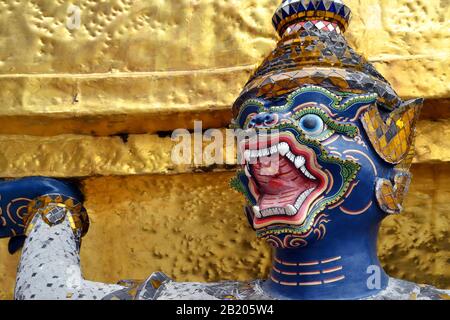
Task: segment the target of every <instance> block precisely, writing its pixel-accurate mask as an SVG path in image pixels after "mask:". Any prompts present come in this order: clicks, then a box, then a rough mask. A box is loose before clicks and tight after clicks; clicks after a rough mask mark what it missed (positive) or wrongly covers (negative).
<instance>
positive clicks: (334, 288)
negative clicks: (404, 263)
mask: <svg viewBox="0 0 450 320" xmlns="http://www.w3.org/2000/svg"><path fill="white" fill-rule="evenodd" d="M350 14H351V12H350V9H349V8H348V7H347V6H345V5H344V4H343V3H342V1H337V0H335V1H332V0H286V1H284V2H283V3H282V4H281V5H280V7H279V8H278V9H277V11H276V13H275V15H274V17H273V24H274V26H275V28H276V30H277V32H278V34H279V35H280V38H281V39H280V41H279V43H278V45H277V47H276V49H275V50H274V51H273V52H272V53H271V54H270V55H269V56H268V57H267V58H266V59H265V60H264V62H263V63H262V65H261V66H260V67H259V68H258V69H257V70H256V71H255V73H254V74H253V76H252V77H251V79H250V80H249V81H248V83H247V84H246V86H245V88H244V90H243V91H242V93H241V95H240V96H239V98H238V99H237V101H236V102H235V104H234V106H233V114H234V119H233V123H232V125H233V126H234V127H235V128H236V129H240V130H241V131H243V132H244V133H245V132H250V131H251V132H253V137H249V138H246V139H243V140H241V141H240V148H241V149H240V156H241V157H240V159H241V164H242V171H240V172H238V173H237V177H236V178H235V179H234V180H233V181H232V186H233V187H234V188H236V189H237V190H239V191H240V192H241V193H242V194H243V195H244V196H245V197H246V200H247V203H248V205H247V207H246V208H245V213H246V215H247V217H248V220H249V222H250V225H251V227H252V228H253V229H254V230H255V231H256V233H257V235H258V236H259V237H261V238H263V239H265V240H266V241H267V242H268V243H269V244H270V245H271V246H273V247H274V256H273V262H272V269H271V272H270V275H269V278H268V279H267V280H264V281H263V280H255V281H252V282H249V283H241V282H220V283H212V284H203V283H177V282H174V281H172V280H170V278H168V277H167V276H165V275H164V274H163V273H154V274H152V275H151V276H150V277H149V278H148V279H147V280H146V281H144V282H142V283H134V282H132V281H122V282H120V283H119V284H117V285H112V284H103V283H95V282H90V281H86V280H84V279H83V278H82V275H81V271H80V261H79V249H80V244H81V237H82V236H83V235H84V234H85V233H86V232H87V229H88V226H89V223H88V217H87V213H86V211H85V210H84V208H83V205H82V200H83V198H82V195H81V194H80V193H79V191H78V190H77V189H76V188H75V187H74V186H72V185H70V184H68V183H66V182H61V181H57V180H53V179H47V178H26V179H21V180H17V181H12V182H3V183H2V184H1V185H0V194H1V200H0V201H1V211H0V236H2V237H11V240H10V250H11V252H14V251H15V250H17V248H18V247H20V246H21V245H22V243H23V241H24V248H23V250H22V256H21V260H20V265H19V267H18V272H17V284H16V290H15V298H16V299H412V298H417V299H440V298H443V297H444V296H445V295H447V294H448V292H445V291H442V290H438V289H436V288H433V287H430V286H420V285H416V284H414V283H410V282H406V281H402V280H396V279H392V278H390V277H389V276H388V275H386V273H385V272H384V271H383V269H382V267H381V266H380V263H379V261H378V258H377V251H376V244H377V235H378V229H379V226H380V223H381V221H382V220H383V219H384V218H385V217H386V216H388V215H392V214H398V213H400V212H401V211H402V202H403V199H404V197H405V194H406V193H407V191H408V185H409V183H410V179H411V175H410V173H409V167H410V165H411V161H412V157H413V154H414V147H413V146H414V134H415V126H416V123H417V119H418V117H419V113H420V110H421V107H422V100H420V99H418V100H412V101H406V102H405V101H402V100H401V99H400V97H399V96H398V95H397V94H396V93H395V91H394V90H393V89H392V87H391V86H390V85H389V83H388V82H387V81H386V80H385V79H384V78H383V77H382V76H381V75H380V74H379V73H378V72H377V71H376V70H375V69H374V67H373V66H372V65H371V64H370V63H368V62H367V61H366V60H365V59H364V58H363V57H361V56H360V55H358V54H357V53H356V52H355V51H353V49H352V48H350V47H349V46H348V44H347V42H346V40H345V38H344V36H343V33H344V32H345V30H346V28H347V26H348V23H349V19H350ZM263 142H264V143H263Z"/></svg>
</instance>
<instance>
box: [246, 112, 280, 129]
mask: <svg viewBox="0 0 450 320" xmlns="http://www.w3.org/2000/svg"><path fill="white" fill-rule="evenodd" d="M276 120H277V116H276V115H275V114H273V113H266V112H264V113H258V114H257V115H255V116H254V117H253V119H252V120H250V123H249V126H250V127H252V128H253V127H265V126H273V125H274V124H275V122H276Z"/></svg>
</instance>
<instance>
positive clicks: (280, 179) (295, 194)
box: [240, 133, 328, 229]
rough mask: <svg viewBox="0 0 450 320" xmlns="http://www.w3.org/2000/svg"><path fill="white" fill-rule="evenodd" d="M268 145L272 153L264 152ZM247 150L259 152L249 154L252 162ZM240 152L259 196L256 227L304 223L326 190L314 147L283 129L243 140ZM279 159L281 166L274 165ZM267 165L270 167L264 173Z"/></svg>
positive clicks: (255, 210) (324, 178)
mask: <svg viewBox="0 0 450 320" xmlns="http://www.w3.org/2000/svg"><path fill="white" fill-rule="evenodd" d="M286 145H287V146H288V150H289V151H288V152H287V153H285V151H286ZM269 149H272V150H271V151H270V152H272V153H271V154H269V155H267V156H264V154H265V153H267V151H268V150H269ZM275 149H276V151H275ZM278 149H279V150H278ZM246 150H252V152H253V155H256V153H255V150H259V152H260V153H259V154H258V155H257V156H256V157H255V156H253V157H250V162H249V161H248V160H249V158H248V151H247V160H245V157H244V152H245V151H246ZM240 152H241V155H242V159H243V160H244V161H245V164H244V167H245V166H246V167H247V168H246V174H247V175H248V176H249V184H250V185H249V189H250V190H251V192H252V194H253V196H254V197H255V199H256V200H257V206H255V207H256V208H255V207H254V210H253V224H254V227H255V229H260V228H264V227H267V226H269V225H273V224H290V225H301V224H302V223H303V222H304V221H305V219H306V217H307V215H308V212H309V208H310V207H311V205H312V204H313V203H314V202H315V200H317V199H318V198H319V197H320V196H321V195H322V194H323V193H324V192H325V190H326V187H327V183H328V177H327V175H326V173H325V172H323V171H322V170H321V167H320V165H319V164H318V163H317V157H316V154H315V153H314V151H313V150H312V149H310V148H308V147H306V146H303V145H300V144H298V142H296V140H295V138H294V137H293V136H292V135H291V134H290V133H282V134H280V135H270V136H266V135H260V136H258V140H256V139H253V140H251V141H249V140H247V141H243V142H242V143H241V145H240ZM261 152H262V153H263V154H261ZM264 152H265V153H264ZM283 153H284V155H283ZM256 159H257V161H254V160H256ZM294 159H295V160H294ZM293 160H294V161H293ZM264 161H265V162H266V163H264ZM277 162H278V167H276V165H275V166H274V165H273V164H274V163H275V164H276V163H277ZM268 163H271V164H272V166H270V165H268ZM264 169H268V170H269V171H268V172H267V171H266V172H265V174H263V173H262V171H263V170H264ZM303 171H304V172H303ZM258 209H259V211H258Z"/></svg>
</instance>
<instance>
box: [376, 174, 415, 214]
mask: <svg viewBox="0 0 450 320" xmlns="http://www.w3.org/2000/svg"><path fill="white" fill-rule="evenodd" d="M410 183H411V174H410V173H409V171H405V170H394V178H393V181H391V180H388V179H383V178H377V182H376V186H375V195H376V198H377V202H378V205H379V206H380V208H381V210H383V211H384V212H385V213H386V214H399V213H401V212H402V211H403V200H404V199H405V196H406V194H407V193H408V188H409V184H410Z"/></svg>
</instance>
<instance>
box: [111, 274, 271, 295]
mask: <svg viewBox="0 0 450 320" xmlns="http://www.w3.org/2000/svg"><path fill="white" fill-rule="evenodd" d="M261 283H262V282H261V281H259V280H255V281H250V282H239V281H221V282H216V283H200V282H176V281H173V280H172V279H170V278H169V277H168V276H167V275H165V274H164V273H162V272H155V273H153V274H152V275H151V276H150V277H149V278H147V279H146V280H145V281H143V282H139V281H134V280H126V281H121V282H120V284H121V285H123V286H124V289H122V290H118V291H116V292H113V293H111V294H109V295H107V296H106V297H105V298H104V299H105V300H131V299H134V300H268V299H271V297H269V296H267V295H266V294H265V293H264V291H263V290H262V288H261Z"/></svg>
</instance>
